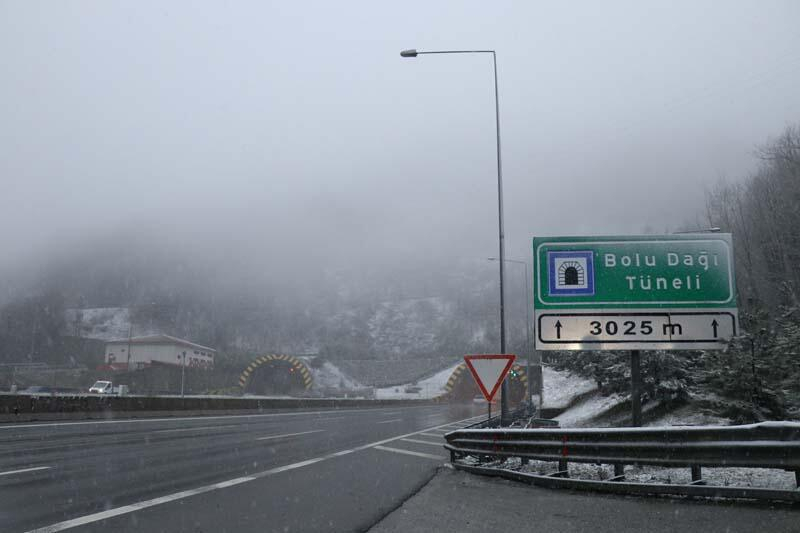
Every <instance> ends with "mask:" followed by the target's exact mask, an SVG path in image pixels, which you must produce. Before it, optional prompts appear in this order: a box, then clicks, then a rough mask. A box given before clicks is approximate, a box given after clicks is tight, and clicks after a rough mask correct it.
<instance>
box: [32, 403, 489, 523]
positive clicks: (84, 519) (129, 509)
mask: <svg viewBox="0 0 800 533" xmlns="http://www.w3.org/2000/svg"><path fill="white" fill-rule="evenodd" d="M475 418H477V417H472V418H467V419H465V420H473V419H475ZM439 427H441V426H434V427H432V428H427V429H423V430H421V431H414V432H413V433H406V434H405V435H398V436H396V437H391V438H388V439H383V440H379V441H377V442H371V443H369V444H364V445H362V446H358V447H356V448H351V449H348V450H341V451H338V452H334V453H330V454H327V455H322V456H320V457H315V458H313V459H307V460H305V461H300V462H298V463H292V464H288V465H285V466H279V467H277V468H271V469H269V470H264V471H263V472H258V473H256V474H252V475H249V476H242V477H237V478H234V479H229V480H227V481H221V482H219V483H213V484H211V485H205V486H203V487H198V488H195V489H190V490H184V491H181V492H176V493H174V494H168V495H166V496H162V497H160V498H153V499H151V500H144V501H141V502H136V503H132V504H130V505H123V506H122V507H117V508H115V509H108V510H107V511H101V512H99V513H93V514H89V515H86V516H80V517H78V518H73V519H71V520H65V521H63V522H58V523H56V524H51V525H49V526H44V527H40V528H38V529H32V530H30V531H28V532H27V533H55V532H56V531H64V530H66V529H72V528H74V527H78V526H83V525H86V524H91V523H94V522H99V521H101V520H107V519H109V518H114V517H115V516H120V515H124V514H128V513H133V512H135V511H140V510H142V509H147V508H148V507H154V506H156V505H161V504H163V503H169V502H173V501H176V500H182V499H185V498H189V497H191V496H196V495H198V494H204V493H206V492H211V491H213V490H218V489H224V488H227V487H233V486H235V485H240V484H242V483H247V482H250V481H255V480H256V479H261V478H265V477H269V476H272V475H275V474H278V473H281V472H286V471H289V470H295V469H297V468H302V467H304V466H309V465H313V464H315V463H319V462H320V461H325V460H327V459H333V458H334V457H341V456H343V455H348V454H351V453H355V452H358V451H361V450H366V449H369V448H375V447H377V446H382V445H384V444H387V443H389V442H392V441H396V440H400V439H404V438H406V437H412V436H414V435H423V434H424V432H425V431H430V430H432V429H437V428H439ZM414 453H416V452H414ZM426 455H427V454H426ZM430 457H431V458H432V457H433V456H430ZM436 459H437V460H439V459H441V460H444V457H438V456H436Z"/></svg>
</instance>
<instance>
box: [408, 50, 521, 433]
mask: <svg viewBox="0 0 800 533" xmlns="http://www.w3.org/2000/svg"><path fill="white" fill-rule="evenodd" d="M426 54H492V66H493V68H494V118H495V136H496V138H497V227H498V240H499V241H500V260H499V261H498V263H500V353H502V354H504V353H506V310H505V293H504V292H503V280H504V278H505V269H506V265H505V257H506V252H505V234H504V231H503V165H502V160H501V157H500V99H499V97H498V94H497V54H496V53H495V51H494V50H434V51H425V52H419V51H417V50H415V49H411V50H403V51H402V52H400V56H401V57H417V56H419V55H426ZM500 425H501V426H505V425H508V385H507V383H506V380H503V383H502V385H501V386H500Z"/></svg>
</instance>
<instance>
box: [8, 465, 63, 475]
mask: <svg viewBox="0 0 800 533" xmlns="http://www.w3.org/2000/svg"><path fill="white" fill-rule="evenodd" d="M50 468H52V467H50V466H36V467H33V468H22V469H20V470H9V471H8V472H0V476H10V475H13V474H23V473H25V472H36V471H37V470H49V469H50Z"/></svg>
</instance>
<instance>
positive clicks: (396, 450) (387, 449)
mask: <svg viewBox="0 0 800 533" xmlns="http://www.w3.org/2000/svg"><path fill="white" fill-rule="evenodd" d="M373 448H375V449H376V450H383V451H385V452H394V453H402V454H404V455H413V456H414V457H424V458H425V459H434V460H436V461H444V460H445V458H444V457H442V456H441V455H432V454H430V453H422V452H412V451H411V450H401V449H400V448H390V447H388V446H373Z"/></svg>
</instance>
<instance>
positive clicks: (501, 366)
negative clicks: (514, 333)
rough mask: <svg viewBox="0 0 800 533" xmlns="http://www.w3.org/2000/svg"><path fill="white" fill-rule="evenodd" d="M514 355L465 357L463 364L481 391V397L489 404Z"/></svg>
mask: <svg viewBox="0 0 800 533" xmlns="http://www.w3.org/2000/svg"><path fill="white" fill-rule="evenodd" d="M516 358H517V356H516V355H511V354H506V355H499V354H498V355H465V356H464V362H465V363H467V368H469V371H470V372H472V377H473V378H475V383H477V384H478V388H479V389H481V392H482V393H483V397H484V398H486V401H487V402H491V401H492V398H494V395H495V393H496V392H497V389H498V388H499V387H500V384H501V383H502V382H503V380H504V379H505V377H506V374H507V373H508V369H509V368H511V365H512V364H513V363H514V359H516Z"/></svg>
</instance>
